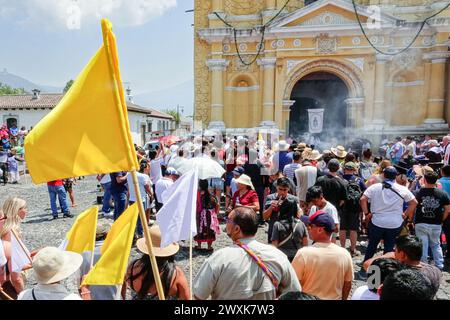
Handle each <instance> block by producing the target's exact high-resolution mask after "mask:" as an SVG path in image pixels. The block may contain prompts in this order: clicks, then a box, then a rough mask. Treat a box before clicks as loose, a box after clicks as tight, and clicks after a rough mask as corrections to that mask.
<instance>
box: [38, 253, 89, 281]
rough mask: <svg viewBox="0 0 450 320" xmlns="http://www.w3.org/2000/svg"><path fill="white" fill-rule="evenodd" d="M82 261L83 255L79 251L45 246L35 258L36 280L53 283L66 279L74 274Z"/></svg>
mask: <svg viewBox="0 0 450 320" xmlns="http://www.w3.org/2000/svg"><path fill="white" fill-rule="evenodd" d="M82 262H83V257H82V256H81V255H80V254H78V253H75V252H70V251H61V250H59V249H58V248H54V247H45V248H43V249H41V250H39V252H38V253H37V254H36V256H35V257H34V259H33V269H34V273H35V275H36V281H37V283H40V284H52V283H56V282H59V281H61V280H64V279H66V278H68V277H70V276H71V275H72V274H74V273H75V272H76V271H77V270H78V269H79V268H80V266H81V263H82Z"/></svg>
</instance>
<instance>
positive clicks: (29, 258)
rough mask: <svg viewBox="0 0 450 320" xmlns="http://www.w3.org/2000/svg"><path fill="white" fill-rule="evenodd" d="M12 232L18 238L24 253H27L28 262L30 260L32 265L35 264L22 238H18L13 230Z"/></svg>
mask: <svg viewBox="0 0 450 320" xmlns="http://www.w3.org/2000/svg"><path fill="white" fill-rule="evenodd" d="M11 232H12V234H13V236H14V237H15V238H16V240H17V242H18V243H19V245H20V247H21V248H22V250H23V252H25V254H26V255H27V258H28V260H30V263H31V264H33V260H32V259H31V257H30V255H29V254H28V250H27V249H26V248H25V246H24V245H23V243H22V240H20V238H19V237H18V236H17V234H16V232H15V231H14V230H13V229H11Z"/></svg>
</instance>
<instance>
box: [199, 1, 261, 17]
mask: <svg viewBox="0 0 450 320" xmlns="http://www.w3.org/2000/svg"><path fill="white" fill-rule="evenodd" d="M203 1H205V0H203ZM265 4H266V0H252V1H240V0H224V8H225V12H227V13H229V14H232V15H250V14H257V13H259V12H261V11H262V10H264V8H265Z"/></svg>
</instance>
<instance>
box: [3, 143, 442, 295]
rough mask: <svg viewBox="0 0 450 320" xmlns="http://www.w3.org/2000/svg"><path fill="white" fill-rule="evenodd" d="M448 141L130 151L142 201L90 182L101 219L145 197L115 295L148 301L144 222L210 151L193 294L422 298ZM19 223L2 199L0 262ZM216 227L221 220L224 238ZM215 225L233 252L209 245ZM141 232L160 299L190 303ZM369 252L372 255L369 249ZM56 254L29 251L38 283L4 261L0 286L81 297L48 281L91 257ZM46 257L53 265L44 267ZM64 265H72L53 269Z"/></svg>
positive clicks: (431, 266)
mask: <svg viewBox="0 0 450 320" xmlns="http://www.w3.org/2000/svg"><path fill="white" fill-rule="evenodd" d="M449 142H450V136H446V137H443V138H442V139H439V140H433V139H431V137H429V139H428V137H427V138H426V139H425V140H424V141H423V142H421V143H416V142H415V138H414V137H409V136H408V137H406V138H405V139H402V138H401V137H397V138H396V142H395V143H388V145H390V146H389V148H388V149H386V152H385V153H384V154H383V155H381V156H374V155H373V154H372V151H371V150H370V149H363V150H362V154H358V153H357V152H355V151H354V150H353V151H352V150H351V149H350V150H349V149H346V148H344V147H343V146H336V147H335V148H334V147H333V148H331V149H330V150H317V149H315V147H314V146H313V145H308V144H306V143H302V142H299V143H297V142H295V141H292V143H290V144H288V143H287V142H286V141H284V140H281V141H276V142H267V141H264V140H261V139H259V140H258V139H254V138H251V137H244V136H239V137H233V136H231V137H226V138H222V137H221V138H217V137H216V138H214V137H199V136H197V137H193V139H192V140H190V141H180V142H179V143H176V144H173V145H170V146H166V145H164V144H162V143H161V144H160V145H159V146H157V147H156V148H155V149H151V150H143V149H142V148H140V147H136V151H137V155H138V159H139V163H140V170H139V173H138V184H139V189H140V194H141V198H140V199H137V196H136V193H135V191H134V188H133V187H132V186H133V183H132V180H131V174H130V173H127V172H116V173H111V174H101V175H98V176H97V179H98V181H99V183H100V184H101V186H102V188H103V190H104V194H103V203H102V206H101V211H100V214H102V215H103V216H104V217H105V218H107V219H113V220H117V219H118V218H119V217H120V215H121V214H122V213H123V212H124V211H125V210H126V208H127V206H129V205H131V204H133V203H135V202H136V201H141V202H142V203H143V206H144V209H145V210H146V215H147V217H146V218H147V219H146V220H147V221H145V222H142V221H140V220H139V221H138V226H137V229H136V237H135V240H136V241H135V242H136V247H137V249H138V251H139V252H140V253H141V254H142V255H141V257H140V258H139V259H137V260H135V261H132V262H131V263H130V265H129V267H128V270H127V272H126V275H125V281H124V284H123V286H122V290H121V292H122V295H121V297H122V298H123V299H125V298H126V296H127V295H126V293H127V290H130V292H131V297H132V298H133V299H139V300H142V299H143V300H147V299H157V297H158V296H157V291H156V285H155V279H154V277H153V271H152V266H151V263H150V257H149V249H148V248H147V247H146V243H145V241H144V239H143V238H142V237H143V228H142V223H147V224H152V221H153V220H152V219H151V218H152V217H154V215H155V214H157V212H158V211H159V210H160V209H161V208H162V207H163V206H164V197H163V194H164V192H165V191H166V190H168V189H169V188H170V187H171V186H172V185H173V184H174V183H175V181H176V180H177V179H178V178H179V177H180V175H181V174H180V172H179V171H178V170H179V169H178V168H179V167H180V165H181V164H182V163H183V161H184V160H185V159H187V158H193V157H209V158H211V159H213V160H215V161H216V162H217V163H218V164H219V165H220V166H222V167H223V168H224V170H225V173H224V175H223V176H221V177H219V176H216V177H210V178H209V179H206V180H199V183H198V194H197V202H196V206H197V211H196V212H197V215H196V220H197V236H196V237H195V238H194V240H195V242H196V243H197V245H196V246H195V249H196V250H206V251H207V254H208V255H209V257H208V258H207V259H206V261H205V262H204V264H203V265H202V267H201V268H200V270H199V272H198V274H197V275H196V277H195V279H194V286H193V292H192V294H193V297H194V298H195V299H199V300H203V299H219V300H222V299H265V300H266V299H267V300H273V299H326V300H347V299H352V300H390V299H433V298H434V297H435V296H436V293H437V291H438V289H439V286H440V282H441V278H442V271H443V270H444V268H445V265H446V264H447V265H448V263H450V247H449V246H448V245H447V239H449V238H450V219H449V218H448V216H449V213H450V198H449V194H450V165H449V163H448V161H449V157H448V155H449V154H450V147H449ZM436 143H437V144H436ZM435 154H436V155H435ZM438 160H439V161H438ZM64 187H65V183H64V182H63V181H53V182H49V185H48V188H49V192H50V198H51V203H52V213H53V216H54V217H55V218H57V217H58V212H57V206H56V198H57V197H59V200H60V208H61V210H62V213H63V216H64V217H72V214H71V213H70V211H69V209H68V204H67V199H66V198H65V194H66V190H65V189H64ZM66 189H67V188H66ZM10 202H13V203H14V205H11V204H10ZM25 215H26V204H25V201H23V200H20V199H9V200H7V202H6V203H5V205H4V207H3V215H0V236H1V239H2V241H3V247H4V252H5V253H6V254H5V257H6V260H8V257H9V254H8V250H9V246H10V244H9V242H10V236H11V230H14V231H15V232H16V233H17V234H18V235H20V221H21V220H23V219H24V217H25ZM105 221H107V220H105ZM220 224H222V226H223V225H225V226H224V228H223V229H222V230H221V228H220ZM261 227H264V228H266V229H264V230H267V242H266V241H264V242H265V243H263V242H262V241H259V240H257V238H256V235H257V233H258V230H260V229H261ZM221 231H224V232H226V234H227V236H228V237H229V238H230V239H231V240H232V245H230V246H228V247H225V248H222V249H219V250H215V248H214V241H215V240H216V237H217V235H218V234H219V233H220V232H221ZM107 233H108V224H107V223H106V224H105V223H102V224H99V226H98V230H97V242H96V250H97V249H98V252H96V255H95V259H98V258H99V257H100V247H101V244H102V241H103V240H104V239H105V236H106V235H107ZM150 233H151V237H152V242H153V244H154V246H155V248H154V250H153V251H154V253H155V256H156V258H157V263H158V268H159V271H160V275H161V280H162V284H163V288H164V291H165V294H166V297H167V298H168V299H188V298H189V287H188V284H187V280H186V276H185V274H184V272H183V270H182V269H181V268H180V267H178V266H177V265H176V262H175V256H176V254H177V252H178V251H179V245H178V244H176V243H174V244H172V245H170V246H168V247H164V248H161V247H160V243H161V231H160V229H159V227H158V226H157V225H156V224H153V225H152V226H151V228H150ZM347 237H348V238H347ZM347 239H348V240H349V241H347ZM204 242H205V243H206V244H207V247H206V248H202V243H204ZM358 249H359V250H358ZM379 250H382V251H383V255H377V252H378V251H379ZM361 251H365V252H364V255H363V254H362V252H361ZM444 253H445V254H444ZM63 255H66V253H62V252H58V251H55V250H53V249H52V248H46V249H45V250H44V249H42V250H40V251H39V252H38V253H37V254H36V256H35V257H34V259H33V265H30V266H28V267H29V268H31V267H33V269H34V271H35V273H36V274H37V277H36V279H37V281H38V286H37V287H35V288H33V289H30V290H25V291H24V287H23V283H22V282H21V277H20V272H19V273H14V272H10V269H8V263H6V264H5V266H4V267H3V268H0V283H1V284H2V286H3V289H5V283H6V284H8V283H10V284H11V286H10V287H11V288H12V289H14V290H13V293H15V296H17V295H18V297H19V299H32V300H33V299H34V300H38V299H46V298H49V297H51V298H54V299H57V298H58V299H59V298H64V299H72V298H77V299H81V297H84V296H83V295H84V293H83V292H80V295H76V297H74V296H73V293H69V292H68V291H67V290H66V289H64V288H63V286H62V285H61V284H60V281H61V280H63V279H65V278H67V277H69V276H70V275H71V274H73V273H74V272H76V271H77V270H80V271H79V278H80V279H81V278H82V277H83V276H84V275H85V274H86V273H87V272H88V269H87V267H86V263H85V261H86V260H88V258H89V257H75V256H74V255H71V256H70V257H69V256H67V257H66V258H64V257H63ZM49 257H50V258H49ZM358 257H360V258H361V259H362V262H361V265H362V269H361V271H360V272H359V274H358V276H359V277H360V279H363V280H364V281H365V280H366V279H367V285H365V286H362V287H360V288H357V289H356V290H355V291H354V292H353V293H352V294H351V292H352V290H351V289H352V282H353V280H354V264H353V259H352V258H358ZM49 259H56V260H61V263H60V264H58V265H54V264H53V265H51V266H48V265H47V266H46V263H47V264H48V263H49V262H47V261H46V260H49ZM64 261H65V262H64ZM67 261H71V268H67V267H66V266H65V265H64V264H65V263H67ZM83 261H84V262H83ZM0 262H1V259H0ZM0 265H1V263H0ZM35 265H36V266H35ZM83 266H84V267H83ZM52 268H53V269H55V270H53V269H52ZM68 269H70V272H69V271H68ZM49 270H50V271H49ZM49 272H53V273H55V274H57V275H58V276H54V275H52V276H50V275H49V274H48V273H49ZM373 275H375V276H376V277H378V278H377V281H376V283H372V282H371V281H372V280H373ZM6 288H8V286H6ZM64 290H65V291H64ZM119 290H120V288H119V287H116V286H110V287H105V286H94V287H91V288H90V297H91V298H92V299H101V300H109V299H117V298H119V295H118V294H117V292H118V291H119ZM52 294H54V295H53V296H52Z"/></svg>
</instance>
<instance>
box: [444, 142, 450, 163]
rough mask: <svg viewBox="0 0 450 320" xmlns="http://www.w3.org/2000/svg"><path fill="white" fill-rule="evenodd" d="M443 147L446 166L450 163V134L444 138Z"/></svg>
mask: <svg viewBox="0 0 450 320" xmlns="http://www.w3.org/2000/svg"><path fill="white" fill-rule="evenodd" d="M442 148H444V166H446V165H449V164H450V136H445V137H444V138H443V139H442Z"/></svg>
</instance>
